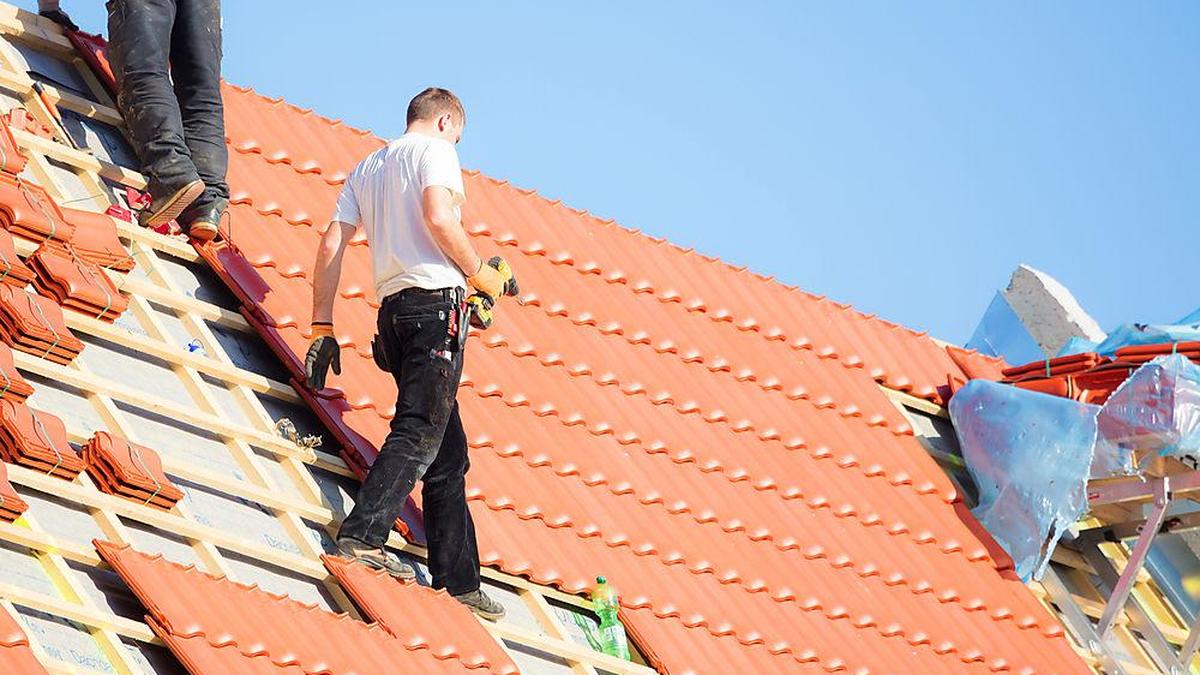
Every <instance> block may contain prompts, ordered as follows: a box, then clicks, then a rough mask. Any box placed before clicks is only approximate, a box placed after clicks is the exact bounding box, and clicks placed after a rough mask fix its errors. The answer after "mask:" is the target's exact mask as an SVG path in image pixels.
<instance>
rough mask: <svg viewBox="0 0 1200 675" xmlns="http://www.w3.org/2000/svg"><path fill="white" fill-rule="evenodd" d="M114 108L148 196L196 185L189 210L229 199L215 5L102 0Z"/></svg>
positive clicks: (208, 0)
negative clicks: (199, 184) (199, 188)
mask: <svg viewBox="0 0 1200 675" xmlns="http://www.w3.org/2000/svg"><path fill="white" fill-rule="evenodd" d="M106 6H107V7H108V37H109V60H110V62H111V63H112V69H113V75H114V76H116V79H117V106H118V107H119V108H120V109H121V114H122V116H123V117H124V118H125V125H126V127H127V128H128V129H129V135H130V139H131V140H132V141H133V149H134V152H136V153H137V156H138V159H139V160H140V161H141V164H142V173H143V174H145V176H146V180H147V182H148V189H149V191H150V194H151V196H153V197H156V198H160V197H166V196H168V195H170V194H172V193H174V192H175V191H176V190H178V189H179V188H180V187H183V186H184V185H187V184H188V183H190V182H192V181H194V180H196V179H197V178H199V179H201V180H203V181H204V186H205V188H204V194H202V195H201V196H200V198H199V199H197V200H196V202H195V204H194V206H193V207H192V209H195V210H199V209H202V208H205V207H208V206H212V205H214V204H217V203H218V201H220V202H221V204H222V205H223V204H224V203H226V202H228V199H229V186H228V185H227V184H226V182H225V171H226V166H227V164H228V162H229V156H228V154H227V151H226V149H225V110H224V105H223V104H222V102H221V3H220V0H108V2H107V3H106Z"/></svg>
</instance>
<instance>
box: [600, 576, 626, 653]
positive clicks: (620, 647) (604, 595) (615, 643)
mask: <svg viewBox="0 0 1200 675" xmlns="http://www.w3.org/2000/svg"><path fill="white" fill-rule="evenodd" d="M592 604H593V605H594V607H595V610H596V616H598V617H600V627H599V629H598V630H597V632H598V633H599V636H598V637H599V642H600V651H602V652H604V653H605V654H608V655H609V656H615V657H617V658H619V659H624V660H626V661H628V660H629V642H628V641H627V639H626V638H625V627H624V626H622V625H621V620H620V619H619V618H617V610H618V609H620V607H621V604H620V601H619V599H618V598H617V589H615V588H613V587H612V586H610V585H609V584H608V580H607V579H605V578H604V577H596V587H595V588H594V589H592Z"/></svg>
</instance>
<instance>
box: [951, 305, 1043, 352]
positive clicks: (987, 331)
mask: <svg viewBox="0 0 1200 675" xmlns="http://www.w3.org/2000/svg"><path fill="white" fill-rule="evenodd" d="M966 346H967V348H968V349H976V350H979V351H980V352H982V353H984V354H987V355H988V356H999V357H1002V358H1003V359H1004V360H1005V361H1008V362H1009V363H1029V362H1031V361H1041V360H1042V359H1044V358H1046V355H1045V354H1044V353H1042V348H1041V347H1039V346H1038V344H1037V342H1035V341H1034V339H1033V336H1031V335H1030V334H1029V331H1028V330H1026V329H1025V324H1023V323H1021V319H1020V317H1018V316H1017V313H1016V312H1014V311H1013V309H1012V307H1011V306H1010V305H1009V304H1008V300H1006V299H1005V298H1004V295H1003V294H1001V293H996V297H994V298H992V303H991V304H990V305H988V308H987V311H986V312H984V313H983V318H982V319H980V320H979V325H978V326H976V328H975V334H974V335H972V336H971V339H970V340H967V344H966Z"/></svg>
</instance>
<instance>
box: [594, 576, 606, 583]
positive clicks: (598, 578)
mask: <svg viewBox="0 0 1200 675" xmlns="http://www.w3.org/2000/svg"><path fill="white" fill-rule="evenodd" d="M596 583H598V584H607V583H608V579H605V578H604V577H603V576H599V577H596Z"/></svg>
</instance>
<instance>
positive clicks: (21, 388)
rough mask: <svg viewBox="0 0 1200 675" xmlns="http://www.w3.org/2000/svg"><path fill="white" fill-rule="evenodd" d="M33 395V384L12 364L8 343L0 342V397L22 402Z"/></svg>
mask: <svg viewBox="0 0 1200 675" xmlns="http://www.w3.org/2000/svg"><path fill="white" fill-rule="evenodd" d="M32 395H33V385H31V384H29V382H28V381H26V380H25V378H24V377H22V376H21V372H20V371H18V370H17V367H16V365H15V364H13V355H12V350H11V349H9V348H8V345H6V344H4V343H0V398H3V399H8V400H10V401H13V402H15V403H24V402H25V399H27V398H29V397H30V396H32Z"/></svg>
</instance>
